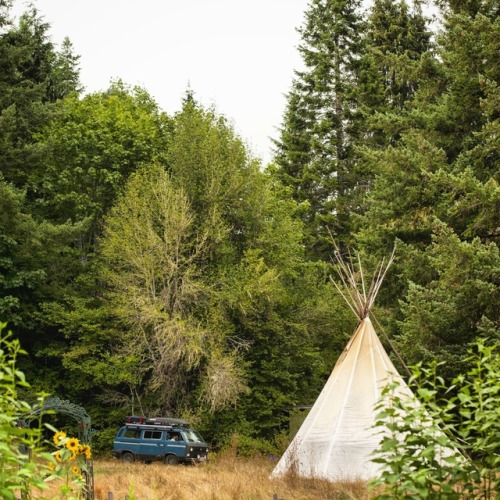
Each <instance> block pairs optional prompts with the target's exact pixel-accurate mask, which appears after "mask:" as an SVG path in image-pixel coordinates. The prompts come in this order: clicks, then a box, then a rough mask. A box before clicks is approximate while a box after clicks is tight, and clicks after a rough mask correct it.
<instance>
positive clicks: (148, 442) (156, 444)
mask: <svg viewBox="0 0 500 500" xmlns="http://www.w3.org/2000/svg"><path fill="white" fill-rule="evenodd" d="M142 432H143V434H142V439H141V446H140V451H139V454H140V457H141V459H142V460H146V461H152V460H162V459H163V444H164V441H163V440H162V437H163V431H159V430H146V429H145V430H143V431H142Z"/></svg>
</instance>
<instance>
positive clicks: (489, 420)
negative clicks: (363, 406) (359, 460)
mask: <svg viewBox="0 0 500 500" xmlns="http://www.w3.org/2000/svg"><path fill="white" fill-rule="evenodd" d="M467 363H468V366H469V368H468V370H467V372H466V373H465V374H461V375H459V376H457V377H456V378H455V379H454V380H453V382H452V384H451V385H449V386H447V385H446V383H445V381H444V380H443V379H442V378H441V377H440V376H438V375H437V366H438V365H437V364H436V363H434V364H433V365H431V366H430V367H423V366H421V365H420V366H417V367H416V368H415V370H414V376H413V382H415V383H417V384H418V388H417V389H416V396H417V398H418V400H419V401H420V403H422V404H419V403H418V402H416V401H415V400H413V401H409V400H406V399H402V398H400V397H398V396H397V385H396V384H394V383H391V384H388V385H387V387H386V388H385V390H384V392H383V395H382V400H381V401H382V402H381V404H380V406H379V408H380V409H382V408H383V411H380V412H379V413H378V415H377V421H376V424H375V425H376V428H377V429H379V430H380V431H381V434H382V439H381V442H380V448H379V450H378V451H377V452H376V454H375V458H374V461H375V462H377V463H379V464H381V474H380V476H379V477H378V478H377V479H376V480H374V481H373V483H372V486H375V487H377V488H380V491H382V493H380V494H378V495H377V496H376V497H375V498H377V499H379V500H382V499H389V498H403V497H404V498H446V499H454V498H456V499H459V498H467V497H469V498H481V499H493V498H499V496H498V493H497V492H498V491H499V488H500V475H499V472H500V456H499V455H498V449H499V447H500V418H499V416H500V411H499V408H498V398H499V397H500V384H499V380H500V350H499V348H498V346H487V345H486V344H485V342H484V341H478V342H477V343H475V344H474V345H473V347H472V348H471V349H470V351H469V357H468V358H467ZM441 395H442V396H441ZM388 399H389V400H390V403H391V404H390V405H387V400H388Z"/></svg>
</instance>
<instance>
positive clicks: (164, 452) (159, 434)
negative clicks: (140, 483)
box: [113, 417, 208, 465]
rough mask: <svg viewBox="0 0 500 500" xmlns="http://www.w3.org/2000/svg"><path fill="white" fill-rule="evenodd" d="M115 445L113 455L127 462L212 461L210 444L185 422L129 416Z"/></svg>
mask: <svg viewBox="0 0 500 500" xmlns="http://www.w3.org/2000/svg"><path fill="white" fill-rule="evenodd" d="M127 420H128V421H126V422H125V425H124V426H123V427H121V428H120V430H119V431H118V433H117V434H116V436H115V440H114V443H113V456H114V457H116V458H120V459H122V460H123V461H124V462H135V461H136V460H142V461H144V462H153V461H162V462H163V463H165V464H169V465H174V464H177V463H179V462H187V463H199V462H205V461H207V460H208V444H207V443H206V442H205V441H204V440H203V438H202V437H201V436H200V435H199V434H198V433H197V432H196V431H194V430H193V429H191V428H189V423H188V422H186V421H185V420H179V419H169V418H150V419H145V418H144V417H129V418H128V419H127Z"/></svg>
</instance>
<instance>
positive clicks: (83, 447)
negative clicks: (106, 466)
mask: <svg viewBox="0 0 500 500" xmlns="http://www.w3.org/2000/svg"><path fill="white" fill-rule="evenodd" d="M79 452H80V453H81V454H82V455H85V458H86V459H87V460H90V457H91V456H92V452H91V451H90V446H89V445H88V444H83V445H81V446H80V451H79Z"/></svg>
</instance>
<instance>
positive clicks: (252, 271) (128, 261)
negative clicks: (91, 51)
mask: <svg viewBox="0 0 500 500" xmlns="http://www.w3.org/2000/svg"><path fill="white" fill-rule="evenodd" d="M10 5H11V2H9V1H5V0H0V162H1V164H0V273H1V275H0V319H1V320H2V321H5V322H7V323H8V325H9V328H11V329H12V330H13V331H15V334H16V336H17V337H18V339H19V341H20V343H21V346H22V347H23V349H25V350H26V351H27V352H28V354H29V356H27V357H24V358H23V359H21V360H20V363H21V367H22V369H23V371H24V372H25V373H26V374H27V376H28V377H29V380H30V381H31V383H32V386H33V389H34V390H35V392H36V391H44V392H47V393H51V394H56V395H60V396H62V397H64V398H67V399H70V400H72V401H75V402H76V403H81V404H82V405H83V406H85V408H86V410H87V411H88V412H89V414H90V415H91V416H92V420H93V424H94V425H93V427H95V428H96V432H97V433H96V439H95V443H96V444H97V446H98V447H99V446H102V448H103V449H107V448H108V449H109V445H110V443H109V437H110V436H111V435H112V434H113V432H114V430H115V429H116V427H117V426H118V425H119V424H120V423H121V420H122V419H123V417H124V416H125V415H127V414H133V413H144V414H148V415H153V414H164V413H168V414H172V415H175V416H179V417H186V418H189V419H191V420H193V422H195V423H196V425H197V426H199V427H200V429H201V430H202V431H204V432H203V433H204V434H205V436H206V437H207V438H208V439H209V440H211V441H213V442H214V443H216V444H223V443H224V442H229V440H230V437H231V435H233V434H234V435H236V434H237V435H239V436H241V440H242V442H243V441H245V440H246V441H245V442H250V441H251V440H256V439H262V438H265V439H268V440H272V439H274V438H275V437H276V436H277V435H278V434H279V433H280V432H286V431H287V429H288V416H289V413H290V411H291V410H292V409H293V407H294V406H297V405H308V404H311V403H312V402H314V400H315V399H316V397H317V395H318V393H319V391H320V390H321V387H322V385H323V383H324V380H325V378H326V377H327V376H328V375H329V373H330V371H331V369H332V366H333V364H334V362H335V359H336V357H337V356H338V354H339V353H340V351H341V349H342V348H343V347H344V345H345V343H346V340H347V338H348V336H349V335H350V334H351V333H352V331H353V329H354V326H355V325H354V322H355V318H354V317H352V315H351V313H350V311H349V309H348V308H347V307H346V306H345V305H344V304H343V300H342V298H341V297H339V296H338V295H337V293H336V292H335V290H334V288H333V286H332V284H331V282H330V280H329V277H330V276H331V275H332V274H333V271H334V269H333V264H331V263H330V255H331V252H332V250H333V244H332V241H331V236H330V235H333V237H334V239H335V240H336V243H337V244H338V245H339V246H340V248H341V249H345V248H346V246H347V245H353V246H355V247H356V249H357V250H358V251H359V252H360V253H361V254H364V255H365V256H366V258H367V260H368V261H370V260H375V259H377V258H378V257H380V256H384V255H386V254H387V253H388V252H389V251H390V250H392V247H393V246H394V244H396V246H397V252H396V256H397V259H396V262H395V264H394V266H393V268H392V271H391V273H390V274H389V275H388V277H387V279H386V283H385V287H384V289H383V290H382V292H381V294H380V305H379V309H378V310H377V311H376V313H377V314H378V315H379V317H380V319H381V320H382V321H383V323H384V326H385V327H386V329H387V332H388V333H389V335H390V337H391V338H392V340H393V342H394V344H395V345H396V346H397V348H398V350H399V352H400V353H401V355H402V357H403V358H404V359H405V360H406V362H408V363H415V362H418V361H423V360H426V361H427V360H435V361H437V362H441V361H445V362H446V363H445V364H440V365H439V367H440V368H439V370H440V373H441V375H443V376H444V377H446V379H447V380H451V379H452V378H453V377H456V376H457V375H458V374H459V373H462V372H463V370H464V363H466V362H465V361H464V360H466V359H467V351H468V349H469V347H470V345H471V344H472V343H473V342H475V341H476V340H477V339H485V341H486V342H487V343H490V344H493V343H496V342H498V340H499V334H500V331H499V323H500V316H499V315H500V307H499V306H500V294H499V286H498V285H499V283H500V255H499V249H498V243H499V236H500V234H499V224H498V213H500V189H499V186H498V182H499V177H498V176H499V172H500V169H499V168H498V167H499V165H498V137H499V129H498V127H499V121H498V116H499V114H498V112H499V109H498V103H499V99H498V80H499V66H498V61H497V55H498V48H499V47H498V43H499V40H500V36H499V35H500V33H499V27H500V26H499V19H498V14H499V12H498V6H497V5H496V4H495V2H492V1H489V0H474V1H461V2H455V1H451V0H450V1H447V0H441V1H440V2H438V4H437V6H436V8H438V9H439V13H440V22H439V23H434V24H430V22H429V20H428V19H427V18H426V17H425V15H424V14H423V12H422V7H421V5H420V2H418V1H415V2H414V3H408V2H406V1H405V0H401V1H396V2H393V1H390V0H376V1H374V3H373V5H372V6H371V8H370V9H369V10H368V11H367V12H363V11H362V10H361V6H360V5H358V2H346V1H344V0H312V1H311V3H310V5H309V7H308V10H307V11H306V13H305V21H304V25H303V26H302V27H301V28H300V34H301V37H302V40H301V44H300V47H299V52H300V55H301V56H302V58H303V62H304V65H303V68H302V69H301V70H298V71H297V72H296V74H295V78H294V81H293V82H292V83H291V90H290V91H289V93H288V100H287V106H286V110H285V113H284V116H283V123H282V124H281V127H280V128H279V137H278V138H276V141H275V145H276V154H275V158H274V162H273V164H272V165H268V166H263V165H262V164H261V162H260V161H259V159H258V158H254V157H252V156H251V154H250V153H249V151H248V150H247V148H246V147H245V144H244V143H243V141H242V140H241V139H240V138H239V137H238V136H237V134H236V133H235V131H234V129H233V128H232V126H231V125H230V124H229V122H228V121H227V120H226V119H225V117H224V116H222V115H221V114H219V113H217V112H216V111H215V110H214V109H211V108H209V109H205V108H204V107H202V106H201V105H199V104H198V103H197V102H196V99H195V97H194V95H193V93H192V92H190V91H188V92H186V95H185V96H184V99H183V101H182V105H181V106H180V110H179V111H178V112H177V113H175V114H173V115H172V116H169V115H167V114H166V113H165V112H163V111H162V110H161V109H160V107H159V106H158V104H157V103H156V102H155V100H154V99H153V98H152V97H151V96H150V95H149V94H148V92H147V90H145V89H142V88H131V87H129V86H128V85H126V84H125V83H123V82H121V81H115V82H111V83H110V86H109V88H108V89H107V90H105V91H103V92H98V93H93V94H83V93H82V92H81V85H80V82H79V73H78V56H75V55H74V54H73V51H72V48H71V43H70V42H69V40H65V41H64V42H63V43H62V45H61V48H60V49H57V48H56V46H55V45H54V44H53V42H52V41H51V38H50V36H49V28H50V26H49V24H48V23H46V22H45V21H44V20H43V17H42V16H40V14H39V13H38V12H37V11H36V9H30V10H29V11H28V12H27V13H26V14H25V15H23V16H22V17H21V18H20V19H19V20H17V21H13V20H12V19H11V18H10ZM466 364H467V363H466ZM88 394H91V397H88Z"/></svg>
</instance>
